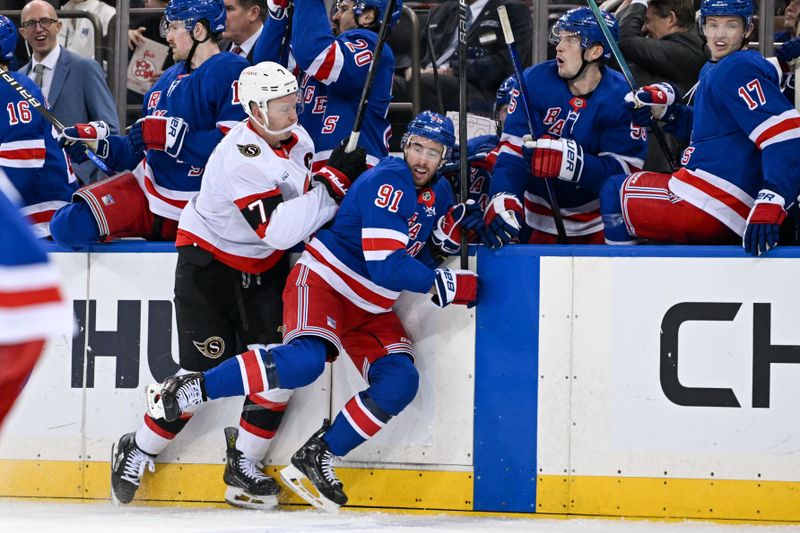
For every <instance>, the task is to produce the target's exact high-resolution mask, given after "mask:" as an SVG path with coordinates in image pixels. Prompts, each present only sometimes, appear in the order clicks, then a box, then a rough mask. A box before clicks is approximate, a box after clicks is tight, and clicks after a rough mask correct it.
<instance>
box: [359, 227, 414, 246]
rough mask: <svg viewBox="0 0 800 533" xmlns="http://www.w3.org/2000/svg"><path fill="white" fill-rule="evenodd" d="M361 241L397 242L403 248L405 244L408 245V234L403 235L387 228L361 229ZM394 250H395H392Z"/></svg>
mask: <svg viewBox="0 0 800 533" xmlns="http://www.w3.org/2000/svg"><path fill="white" fill-rule="evenodd" d="M361 239H362V241H363V240H366V239H369V240H377V241H381V240H390V241H398V242H399V243H400V246H401V247H402V248H405V246H406V244H408V234H407V233H403V232H401V231H397V230H393V229H389V228H363V229H362V230H361ZM392 249H396V248H392Z"/></svg>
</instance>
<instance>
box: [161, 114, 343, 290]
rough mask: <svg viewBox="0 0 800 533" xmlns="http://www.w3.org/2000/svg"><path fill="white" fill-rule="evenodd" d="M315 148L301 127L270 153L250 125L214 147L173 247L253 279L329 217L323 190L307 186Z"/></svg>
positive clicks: (331, 207) (331, 205) (331, 211)
mask: <svg viewBox="0 0 800 533" xmlns="http://www.w3.org/2000/svg"><path fill="white" fill-rule="evenodd" d="M313 156H314V144H313V142H312V141H311V137H310V136H309V135H308V132H306V130H305V129H303V127H302V126H299V125H298V126H297V128H296V129H295V130H294V131H293V132H292V137H291V139H289V140H288V141H285V142H284V143H283V144H282V146H281V148H273V147H271V146H270V145H269V144H268V143H267V142H266V141H265V140H264V139H262V138H261V136H259V135H258V133H256V132H255V131H254V130H253V128H252V126H251V125H250V122H249V120H245V121H243V122H241V123H239V124H238V125H237V126H236V127H234V128H233V129H232V130H231V131H230V132H229V133H228V134H227V135H226V136H225V138H223V139H222V141H221V142H220V143H219V145H217V147H216V148H215V149H214V152H213V153H212V154H211V157H210V158H209V159H208V164H207V165H206V170H205V175H204V177H203V182H202V184H201V186H200V192H199V193H198V194H197V195H195V196H194V197H193V198H192V199H191V200H190V201H189V203H188V204H187V205H186V207H185V208H184V210H183V213H182V214H181V218H180V221H179V223H178V236H177V239H176V242H175V244H176V246H186V245H195V246H199V247H201V248H203V249H204V250H207V251H208V252H210V253H211V254H212V255H213V256H214V258H215V259H216V260H217V261H219V262H221V263H224V264H226V265H228V266H229V267H231V268H235V269H237V270H241V271H242V272H249V273H251V274H260V273H262V272H265V271H267V270H269V269H270V268H271V267H272V266H273V265H274V264H275V263H276V262H277V261H278V260H279V259H280V258H281V256H282V255H283V253H284V250H287V249H289V248H291V247H292V246H294V245H295V244H297V243H299V242H301V241H303V240H305V239H306V238H308V237H309V235H311V234H312V233H313V232H315V231H316V230H318V229H319V228H320V227H321V226H322V225H323V224H325V223H326V222H327V221H329V220H330V219H331V218H333V216H334V215H335V214H336V211H337V209H338V206H337V204H336V202H335V201H334V200H333V199H332V198H331V197H330V195H329V194H328V192H327V190H326V189H325V187H322V186H317V187H314V188H313V189H311V190H309V188H310V185H311V173H310V170H309V168H310V166H311V160H312V158H313Z"/></svg>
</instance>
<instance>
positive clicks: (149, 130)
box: [128, 117, 189, 157]
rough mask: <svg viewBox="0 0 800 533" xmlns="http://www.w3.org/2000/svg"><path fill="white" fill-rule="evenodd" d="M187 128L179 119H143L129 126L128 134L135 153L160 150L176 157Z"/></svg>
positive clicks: (181, 146)
mask: <svg viewBox="0 0 800 533" xmlns="http://www.w3.org/2000/svg"><path fill="white" fill-rule="evenodd" d="M187 131H189V126H188V125H187V124H186V122H184V121H183V119H182V118H179V117H144V118H140V119H139V120H137V121H136V122H134V123H133V126H131V131H130V133H129V134H128V138H129V139H130V142H131V145H132V146H133V148H134V150H135V151H140V150H141V151H144V150H145V149H147V150H160V151H163V152H166V153H167V155H169V156H171V157H178V154H179V153H180V151H181V148H183V139H184V137H186V132H187Z"/></svg>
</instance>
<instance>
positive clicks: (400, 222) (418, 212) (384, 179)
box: [299, 157, 453, 313]
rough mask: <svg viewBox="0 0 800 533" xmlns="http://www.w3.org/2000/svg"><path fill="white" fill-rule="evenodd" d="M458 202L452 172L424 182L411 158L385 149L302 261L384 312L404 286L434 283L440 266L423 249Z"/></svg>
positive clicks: (418, 288)
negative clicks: (419, 183) (411, 165)
mask: <svg viewBox="0 0 800 533" xmlns="http://www.w3.org/2000/svg"><path fill="white" fill-rule="evenodd" d="M452 205H453V196H452V191H451V189H450V185H449V184H448V183H447V181H446V180H441V179H440V180H438V181H436V182H434V184H433V185H432V186H430V187H426V188H423V189H419V190H418V189H417V188H416V187H415V186H414V180H413V178H412V176H411V171H410V170H409V168H408V165H407V164H406V162H405V161H404V160H403V159H400V158H395V157H387V158H385V159H383V160H382V161H381V162H380V163H379V164H378V165H377V166H375V167H372V168H371V169H369V170H367V171H366V172H365V173H364V174H362V175H361V177H359V178H358V181H356V182H355V184H353V186H352V188H351V189H350V190H349V191H348V193H347V195H346V196H345V198H344V200H343V201H342V205H341V206H340V207H339V212H338V213H337V214H336V218H335V219H334V222H333V225H332V226H331V227H330V228H327V229H323V230H321V231H320V232H319V233H317V236H316V237H315V238H314V240H312V241H311V242H310V243H309V244H308V245H306V251H305V252H304V253H303V255H302V256H301V258H300V260H299V262H300V263H303V264H305V265H306V266H308V268H309V269H311V270H313V271H314V272H316V273H317V274H318V275H319V276H321V277H322V278H323V279H324V280H325V281H326V282H327V283H328V284H329V285H330V286H331V287H333V288H334V289H335V290H336V291H337V292H339V293H340V294H341V295H342V296H344V297H345V298H347V299H348V300H350V301H351V302H352V303H353V304H355V305H357V306H358V307H360V308H361V309H364V310H366V311H369V312H371V313H384V312H386V311H388V310H390V309H391V307H392V305H393V304H394V302H395V300H397V298H398V297H399V296H400V291H403V290H408V291H412V292H420V293H425V292H428V291H429V290H430V288H431V287H432V286H433V282H434V278H435V273H434V270H433V268H434V266H433V264H432V262H431V261H430V258H429V256H428V254H427V253H425V254H423V257H424V258H425V259H422V257H418V254H420V252H421V251H423V250H424V249H425V244H426V243H427V241H428V237H429V236H430V234H431V232H432V231H433V228H434V224H435V223H436V221H437V220H438V219H439V218H440V217H441V216H443V215H444V214H446V213H447V210H448V209H449V208H450V207H451V206H452Z"/></svg>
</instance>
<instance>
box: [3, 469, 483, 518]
mask: <svg viewBox="0 0 800 533" xmlns="http://www.w3.org/2000/svg"><path fill="white" fill-rule="evenodd" d="M224 468H225V467H224V465H205V464H178V463H175V464H159V465H156V475H153V474H151V473H149V472H147V473H146V474H145V476H144V479H143V480H142V486H141V487H140V488H139V490H138V491H137V493H136V501H141V502H164V503H167V502H208V503H223V502H224V494H225V485H224V483H223V482H222V472H223V471H224ZM280 468H282V467H281V466H270V467H268V468H267V469H266V472H267V473H268V474H269V475H272V476H274V477H275V478H276V479H280V476H279V475H278V470H280ZM336 473H337V475H338V476H339V478H340V479H341V480H342V482H343V483H344V486H345V490H346V492H347V495H348V497H349V499H350V500H349V505H353V506H359V507H393V508H403V509H441V510H453V511H471V510H472V490H473V480H472V473H471V472H445V471H430V470H397V469H377V468H337V469H336ZM110 484H111V473H110V465H109V463H108V462H77V461H74V462H73V461H12V460H0V497H20V498H77V499H93V500H94V499H109V491H110ZM281 503H285V504H299V503H302V500H300V498H298V497H297V496H295V495H294V493H291V492H290V491H289V490H288V489H286V490H284V492H283V493H282V496H281Z"/></svg>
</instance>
